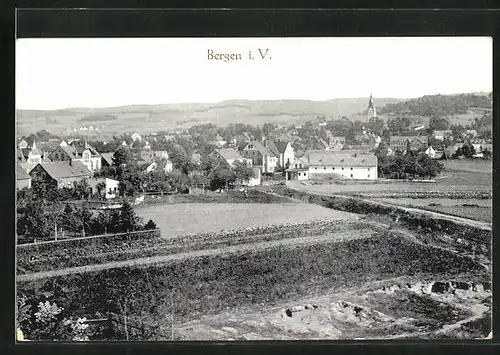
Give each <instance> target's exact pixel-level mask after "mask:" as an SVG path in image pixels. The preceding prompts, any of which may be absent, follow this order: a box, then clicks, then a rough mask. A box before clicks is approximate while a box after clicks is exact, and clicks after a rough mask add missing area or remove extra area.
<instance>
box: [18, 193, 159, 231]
mask: <svg viewBox="0 0 500 355" xmlns="http://www.w3.org/2000/svg"><path fill="white" fill-rule="evenodd" d="M16 215H17V218H16V223H17V225H16V227H17V235H22V236H25V237H26V238H28V239H36V240H49V239H53V238H54V237H55V236H56V234H57V233H60V231H61V230H62V231H64V233H65V236H71V237H75V236H91V235H99V234H105V233H120V232H127V231H137V230H149V229H155V228H156V225H155V223H154V222H153V221H152V220H149V221H148V222H147V223H144V222H143V221H142V219H141V218H140V217H138V216H137V215H136V213H135V211H134V209H133V207H132V206H131V205H130V203H128V202H127V201H124V202H123V204H122V206H121V208H120V209H113V210H102V211H99V212H96V211H91V210H89V209H87V208H85V207H83V208H77V207H74V206H73V205H72V204H70V203H64V202H62V201H61V200H55V201H54V200H47V199H46V198H45V197H44V196H43V195H38V194H37V190H33V189H27V188H25V189H23V190H20V191H18V194H17V208H16Z"/></svg>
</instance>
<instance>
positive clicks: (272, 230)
mask: <svg viewBox="0 0 500 355" xmlns="http://www.w3.org/2000/svg"><path fill="white" fill-rule="evenodd" d="M361 228H366V224H364V223H361V222H356V221H346V220H336V221H331V220H317V221H308V222H304V223H290V224H287V225H269V226H258V227H250V228H245V229H237V230H227V231H219V232H210V233H201V234H194V235H187V236H179V237H174V238H161V237H160V234H159V232H157V233H156V234H154V235H153V234H149V235H147V236H145V237H144V238H141V236H140V234H139V235H134V238H130V235H126V236H121V235H120V236H117V237H115V238H112V237H110V238H93V242H92V241H90V242H89V240H80V241H78V245H77V246H73V247H68V246H65V245H64V244H65V242H62V243H43V244H32V245H23V246H22V247H21V248H18V255H17V266H18V273H19V274H25V273H31V272H40V271H50V270H57V269H63V268H68V267H74V266H82V265H91V264H102V263H106V262H111V261H121V260H127V259H131V258H134V259H137V258H143V257H151V256H158V255H168V254H173V253H179V252H183V251H194V250H200V249H209V248H216V247H220V246H231V245H236V244H242V243H249V242H252V243H255V242H264V241H271V240H280V239H285V238H295V237H302V236H306V235H307V236H312V235H322V234H325V233H328V232H332V231H334V232H339V231H342V230H358V229H361ZM127 236H128V238H124V237H127ZM88 239H90V238H88ZM84 242H87V243H84ZM32 257H34V258H35V259H34V260H33V258H32Z"/></svg>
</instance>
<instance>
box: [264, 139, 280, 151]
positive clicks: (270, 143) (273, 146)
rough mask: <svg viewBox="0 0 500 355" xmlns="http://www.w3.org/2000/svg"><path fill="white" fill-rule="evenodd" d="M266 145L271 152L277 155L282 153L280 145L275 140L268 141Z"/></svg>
mask: <svg viewBox="0 0 500 355" xmlns="http://www.w3.org/2000/svg"><path fill="white" fill-rule="evenodd" d="M265 147H267V148H268V149H269V150H270V151H271V153H273V154H275V155H279V154H280V151H279V150H278V145H277V144H276V143H275V142H274V141H271V140H269V141H266V145H265Z"/></svg>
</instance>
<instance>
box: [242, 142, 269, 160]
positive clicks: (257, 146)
mask: <svg viewBox="0 0 500 355" xmlns="http://www.w3.org/2000/svg"><path fill="white" fill-rule="evenodd" d="M249 145H253V147H254V148H255V149H256V150H258V151H259V152H260V153H261V154H262V155H268V156H274V154H273V152H271V150H270V149H269V148H267V147H264V145H263V144H262V143H261V142H257V141H254V142H250V143H248V144H247V146H246V147H248V146H249ZM246 147H245V148H246ZM250 149H252V148H250Z"/></svg>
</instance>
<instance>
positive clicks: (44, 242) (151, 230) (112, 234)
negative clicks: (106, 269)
mask: <svg viewBox="0 0 500 355" xmlns="http://www.w3.org/2000/svg"><path fill="white" fill-rule="evenodd" d="M153 231H160V229H159V228H155V229H148V230H141V231H133V232H122V233H108V234H99V235H91V236H88V237H77V238H66V239H61V240H45V241H42V242H34V243H23V244H18V245H17V247H24V246H30V245H39V244H51V243H64V242H74V241H77V240H89V239H97V238H107V237H117V236H120V235H125V234H128V235H131V234H132V235H136V234H146V233H148V232H153Z"/></svg>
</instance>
